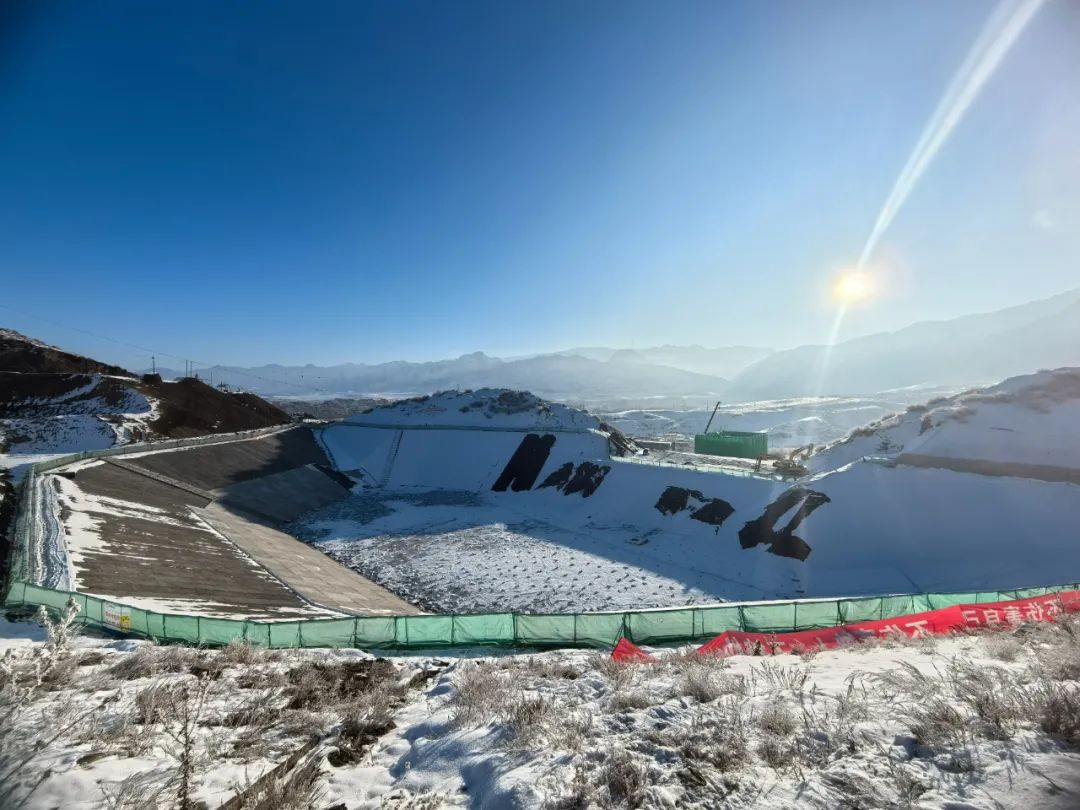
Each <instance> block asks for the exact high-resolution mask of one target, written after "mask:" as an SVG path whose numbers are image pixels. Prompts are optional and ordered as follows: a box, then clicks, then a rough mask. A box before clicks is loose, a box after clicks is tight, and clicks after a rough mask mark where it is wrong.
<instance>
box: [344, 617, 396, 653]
mask: <svg viewBox="0 0 1080 810" xmlns="http://www.w3.org/2000/svg"><path fill="white" fill-rule="evenodd" d="M396 624H397V622H396V621H395V620H394V617H393V616H387V617H386V618H378V619H354V620H353V627H354V629H353V640H354V646H357V647H389V646H392V645H393V644H394V642H395V641H396V640H397V636H396V635H395V626H396Z"/></svg>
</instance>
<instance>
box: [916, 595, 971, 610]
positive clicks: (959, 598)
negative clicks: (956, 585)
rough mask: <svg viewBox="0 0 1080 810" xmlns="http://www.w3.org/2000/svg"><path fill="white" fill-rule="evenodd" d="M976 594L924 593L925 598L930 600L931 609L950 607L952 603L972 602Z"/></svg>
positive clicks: (967, 603)
mask: <svg viewBox="0 0 1080 810" xmlns="http://www.w3.org/2000/svg"><path fill="white" fill-rule="evenodd" d="M978 596H979V594H978V592H972V593H928V594H926V597H927V600H928V601H929V602H930V609H931V610H939V609H940V608H947V607H952V606H953V605H969V604H971V603H973V602H974V601H975V600H976V599H977V598H978Z"/></svg>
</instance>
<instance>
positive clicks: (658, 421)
mask: <svg viewBox="0 0 1080 810" xmlns="http://www.w3.org/2000/svg"><path fill="white" fill-rule="evenodd" d="M946 390H947V392H948V393H955V389H952V390H948V389H946ZM937 393H939V389H930V390H928V389H925V388H922V387H918V388H913V389H903V390H895V391H885V392H882V393H881V394H877V395H875V396H872V397H806V398H802V399H777V400H761V401H757V402H737V403H734V404H725V405H721V406H720V410H719V411H718V412H717V414H716V418H715V419H714V420H713V423H712V427H711V428H710V429H711V430H720V429H725V430H764V431H766V432H767V433H768V434H769V447H770V449H773V448H783V447H802V446H804V445H807V444H820V443H822V442H831V441H834V440H836V439H839V438H841V437H843V436H846V435H847V434H848V433H849V432H850V431H852V430H853V429H855V428H857V427H861V426H863V425H866V424H868V423H870V422H874V421H877V420H879V419H881V418H882V417H885V416H888V415H891V414H894V413H896V412H897V411H901V410H903V409H904V408H905V407H907V406H908V405H910V404H912V403H915V402H924V401H925V400H926V399H927V398H929V397H931V396H935V395H936V394H937ZM600 416H601V417H602V418H603V419H604V421H605V422H607V423H608V424H610V425H612V426H613V427H615V428H618V429H619V430H620V431H622V432H623V433H625V434H626V435H627V436H630V437H633V438H649V437H665V438H680V439H692V438H693V436H694V434H695V433H702V432H703V431H704V430H705V426H706V425H707V424H708V423H709V417H710V416H712V408H696V409H693V410H668V409H650V410H628V411H618V412H615V413H602V414H600Z"/></svg>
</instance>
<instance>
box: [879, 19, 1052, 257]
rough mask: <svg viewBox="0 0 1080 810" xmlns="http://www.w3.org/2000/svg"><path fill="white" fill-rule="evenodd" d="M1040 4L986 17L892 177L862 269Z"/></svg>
mask: <svg viewBox="0 0 1080 810" xmlns="http://www.w3.org/2000/svg"><path fill="white" fill-rule="evenodd" d="M1044 2H1045V0H1006V2H1003V3H1001V4H1000V5H999V6H998V7H997V8H996V9H995V10H994V12H993V13H992V14H991V15H990V18H989V19H988V20H987V21H986V24H985V25H984V26H983V29H982V32H981V33H980V34H979V36H978V38H977V39H976V40H975V44H974V45H973V46H972V48H971V50H970V51H969V52H968V55H967V57H966V58H965V59H964V61H963V63H962V64H961V65H960V69H959V70H958V71H957V72H956V75H955V76H953V79H952V81H951V82H950V83H949V86H948V88H947V89H946V91H945V94H944V95H943V96H942V97H941V100H940V101H939V102H938V105H937V107H936V108H935V110H934V114H933V115H932V116H930V120H929V121H928V122H927V124H926V126H925V127H924V128H923V132H922V135H921V136H920V137H919V140H918V142H917V143H916V144H915V149H914V151H912V153H911V157H909V158H908V161H907V163H906V164H905V166H904V168H903V171H901V172H900V176H899V177H897V178H896V183H895V184H894V185H893V188H892V191H891V192H890V193H889V196H888V198H887V199H886V200H885V204H884V205H883V206H882V208H881V212H880V213H879V214H878V216H877V220H876V221H875V222H874V227H873V230H871V231H870V236H869V237H868V238H867V240H866V245H865V246H864V247H863V251H862V255H861V256H860V257H859V263H858V268H859V269H860V270H861V269H862V268H863V267H865V266H866V263H867V261H868V260H869V259H870V256H871V254H872V253H873V252H874V249H875V248H876V247H877V244H878V242H879V241H880V239H881V237H882V235H883V234H884V233H885V231H886V230H887V229H888V227H889V225H890V224H891V223H892V221H893V218H894V217H895V216H896V214H897V212H898V211H899V210H900V208H901V207H902V206H903V204H904V201H905V200H907V198H908V195H909V194H910V193H911V191H912V189H914V188H915V185H916V184H917V183H918V181H919V178H920V177H922V175H923V173H924V172H925V171H926V167H927V166H929V165H930V163H931V161H933V159H934V158H935V157H936V156H937V153H938V152H939V151H940V150H941V147H942V146H943V145H944V144H945V141H946V140H948V138H949V135H951V134H952V131H953V130H954V129H956V126H957V124H959V123H960V121H961V119H963V117H964V114H965V113H966V112H967V111H968V109H969V108H970V107H971V105H972V104H973V103H974V102H975V99H976V98H978V96H979V93H980V92H981V91H982V88H983V86H984V85H985V84H986V82H987V81H988V80H989V79H990V77H991V76H993V74H994V72H995V71H996V70H997V68H998V65H1000V64H1001V61H1002V59H1004V58H1005V55H1006V54H1007V53H1008V52H1009V49H1010V48H1012V46H1013V43H1015V42H1016V40H1017V38H1018V37H1019V36H1020V34H1021V33H1023V31H1024V28H1026V27H1027V24H1028V23H1029V22H1031V19H1032V18H1033V17H1034V16H1035V14H1036V13H1037V12H1038V10H1039V9H1040V8H1041V7H1042V5H1043V3H1044Z"/></svg>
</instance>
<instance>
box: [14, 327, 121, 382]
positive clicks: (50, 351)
mask: <svg viewBox="0 0 1080 810" xmlns="http://www.w3.org/2000/svg"><path fill="white" fill-rule="evenodd" d="M0 371H20V372H22V373H24V374H114V375H119V376H121V377H130V376H132V375H131V372H130V371H127V370H125V369H122V368H120V367H119V366H110V365H108V364H106V363H99V362H98V361H97V360H91V359H90V358H89V357H83V356H82V355H78V354H71V353H70V352H65V351H63V350H62V349H58V348H57V347H56V346H50V345H49V344H48V343H42V342H41V341H40V340H35V339H34V338H31V337H27V336H26V335H22V334H20V333H18V332H16V331H14V330H13V329H0Z"/></svg>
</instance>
